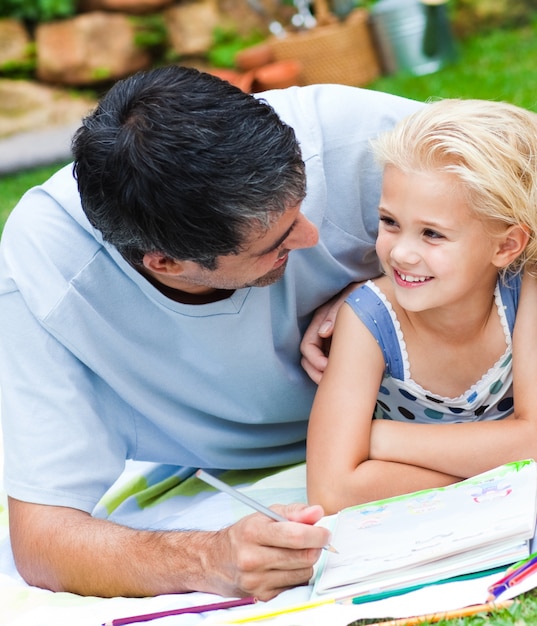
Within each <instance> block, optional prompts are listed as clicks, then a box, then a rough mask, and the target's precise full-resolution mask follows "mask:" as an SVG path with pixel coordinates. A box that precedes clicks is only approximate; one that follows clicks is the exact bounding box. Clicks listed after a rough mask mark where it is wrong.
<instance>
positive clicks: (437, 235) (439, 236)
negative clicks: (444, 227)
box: [423, 228, 444, 239]
mask: <svg viewBox="0 0 537 626" xmlns="http://www.w3.org/2000/svg"><path fill="white" fill-rule="evenodd" d="M423 234H424V235H425V237H427V238H429V239H444V235H442V234H440V233H437V232H436V231H435V230H430V229H428V228H427V229H426V230H424V231H423Z"/></svg>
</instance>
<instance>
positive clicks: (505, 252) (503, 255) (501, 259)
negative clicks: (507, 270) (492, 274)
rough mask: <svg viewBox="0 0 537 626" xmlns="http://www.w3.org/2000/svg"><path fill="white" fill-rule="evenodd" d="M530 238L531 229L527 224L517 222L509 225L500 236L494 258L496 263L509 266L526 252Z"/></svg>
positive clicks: (499, 266) (499, 265)
mask: <svg viewBox="0 0 537 626" xmlns="http://www.w3.org/2000/svg"><path fill="white" fill-rule="evenodd" d="M529 238H530V234H529V229H528V228H527V227H526V226H520V225H517V224H515V225H514V226H509V228H508V229H507V230H506V231H505V232H504V233H502V235H500V237H499V242H498V249H497V250H496V254H495V255H494V259H493V263H494V265H496V267H498V268H502V267H507V266H508V265H509V264H510V263H512V262H513V261H514V260H515V259H516V258H518V257H519V256H520V255H521V254H522V252H524V249H525V248H526V246H527V244H528V241H529Z"/></svg>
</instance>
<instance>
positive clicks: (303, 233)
mask: <svg viewBox="0 0 537 626" xmlns="http://www.w3.org/2000/svg"><path fill="white" fill-rule="evenodd" d="M318 241H319V231H318V230H317V226H315V224H314V223H313V222H310V221H309V219H307V218H306V217H305V216H304V215H303V214H302V213H300V214H299V215H298V217H297V220H296V223H295V227H294V228H293V230H292V231H291V234H290V235H289V237H288V238H287V240H286V241H285V247H286V248H288V249H289V250H297V249H299V248H311V247H312V246H315V245H317V243H318Z"/></svg>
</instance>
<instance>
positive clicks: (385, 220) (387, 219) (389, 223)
mask: <svg viewBox="0 0 537 626" xmlns="http://www.w3.org/2000/svg"><path fill="white" fill-rule="evenodd" d="M379 220H380V221H381V222H382V223H383V224H384V225H385V226H396V225H397V222H396V221H395V220H394V219H392V218H391V217H387V216H386V215H381V216H380V218H379Z"/></svg>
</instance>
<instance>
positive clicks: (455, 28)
mask: <svg viewBox="0 0 537 626" xmlns="http://www.w3.org/2000/svg"><path fill="white" fill-rule="evenodd" d="M129 1H131V0H0V26H1V23H2V22H5V21H9V22H12V21H16V22H19V23H21V24H22V25H23V26H24V27H25V29H26V31H27V33H29V37H28V42H27V44H26V46H25V48H24V50H23V52H22V53H21V55H19V58H18V60H11V61H9V62H4V63H3V64H2V63H0V86H1V85H2V83H3V82H4V83H5V84H7V85H8V88H11V89H12V86H13V85H15V84H16V82H17V81H20V83H27V82H29V81H30V82H34V81H35V82H38V83H39V84H40V85H46V86H47V88H51V89H53V90H56V89H59V90H60V91H61V92H62V93H67V94H69V96H70V97H71V98H72V102H76V101H77V99H78V98H88V99H89V100H90V101H91V100H92V99H96V98H98V96H99V94H100V93H102V92H103V91H104V90H105V89H107V88H108V87H109V86H110V84H112V83H113V82H114V80H116V78H115V77H113V75H112V72H113V68H104V67H100V70H99V71H97V70H95V68H93V71H92V73H91V74H90V73H88V71H87V70H88V68H87V67H84V71H85V72H86V74H80V73H79V74H78V76H77V77H75V78H73V71H72V69H71V70H70V74H65V75H64V76H63V78H62V77H61V76H59V75H58V76H57V77H56V80H54V79H53V78H50V79H48V80H47V79H46V76H47V73H46V71H45V70H43V68H42V67H41V69H40V66H39V63H40V56H39V52H38V50H36V42H38V41H39V39H38V38H37V35H36V33H39V32H41V31H39V28H48V29H52V28H57V27H58V26H65V24H67V23H70V22H74V20H76V19H79V18H78V15H79V14H78V13H77V11H80V10H81V9H80V8H79V7H81V6H82V7H83V11H84V12H83V13H82V16H83V17H84V18H86V17H87V16H88V15H95V14H96V13H99V15H102V13H103V11H109V14H110V15H112V16H116V15H117V11H118V10H119V9H118V7H124V6H126V5H127V4H128V3H129ZM208 1H209V2H211V3H212V5H211V6H212V7H213V9H211V10H218V11H219V12H217V15H221V16H222V15H223V16H225V19H223V20H221V21H220V22H219V23H216V22H211V24H212V26H211V31H210V41H209V40H208V39H207V34H206V35H205V40H206V41H205V43H204V44H203V46H204V47H203V46H202V47H200V44H199V43H198V51H196V46H194V47H192V45H191V44H189V45H190V46H191V47H190V52H189V51H185V50H183V51H182V52H181V51H179V52H178V51H177V50H181V48H180V46H178V45H175V47H173V46H172V45H171V44H166V43H165V42H167V41H170V36H169V33H168V34H167V29H168V30H169V29H170V22H168V23H166V22H165V20H164V19H163V15H164V13H165V12H166V11H167V12H169V11H171V10H174V9H177V8H181V9H184V8H185V6H188V7H191V6H194V5H197V7H198V9H199V8H201V6H202V5H201V4H199V3H196V2H194V3H192V2H191V1H190V0H189V1H188V2H187V3H186V5H185V0H176V1H175V3H173V0H132V2H135V3H138V4H137V5H136V6H138V7H140V2H141V3H142V6H143V9H140V8H138V9H137V10H138V12H139V13H138V15H137V16H133V19H134V22H135V24H136V29H137V33H138V35H137V37H138V39H136V46H137V47H138V48H141V49H144V50H146V51H147V50H150V54H149V56H148V57H145V58H144V63H146V64H147V63H150V64H153V65H157V64H166V63H170V62H177V63H184V64H190V65H197V66H198V67H200V69H208V70H209V71H214V72H215V73H218V72H222V73H223V74H222V75H223V76H224V77H227V76H228V75H227V74H226V72H228V73H230V76H231V73H233V72H234V73H235V74H233V75H232V78H231V79H230V80H233V79H234V78H235V77H236V76H239V77H240V76H244V73H245V72H244V71H243V72H242V73H241V72H240V68H238V67H237V58H239V56H240V53H241V51H244V50H245V49H251V48H252V46H253V47H254V48H255V47H256V46H257V47H259V46H260V45H263V43H264V41H265V40H266V39H267V38H269V39H274V34H273V32H271V31H272V30H273V26H274V23H277V24H283V25H284V27H286V28H293V26H292V24H291V22H292V21H293V20H294V19H295V18H296V17H297V16H299V14H301V13H303V11H304V6H303V5H306V8H305V10H306V11H311V13H312V14H313V15H314V16H315V17H321V16H320V15H318V14H319V12H320V11H321V10H323V11H324V9H326V8H328V10H329V11H330V12H331V17H332V19H334V17H335V18H336V19H337V20H339V22H341V21H342V20H344V19H346V15H342V12H343V11H344V12H346V13H349V11H351V12H352V11H354V10H356V9H360V10H363V11H367V13H368V15H369V16H371V15H372V14H373V13H374V11H375V10H376V9H377V8H378V7H379V6H381V5H382V3H386V2H387V3H388V6H390V3H391V5H393V4H394V3H395V4H398V3H399V4H404V2H405V1H410V2H411V3H412V2H414V4H415V3H417V2H423V3H424V4H433V5H438V4H440V5H441V7H442V9H443V10H444V11H445V15H447V17H448V20H449V28H450V29H451V30H450V36H451V38H452V42H451V43H452V45H453V48H454V55H451V56H450V57H449V58H446V60H445V63H441V64H440V66H439V67H438V69H435V70H434V71H431V72H429V73H425V74H422V75H416V72H414V71H409V70H408V68H405V67H402V68H400V69H398V70H397V71H390V72H387V71H386V69H385V68H383V67H382V66H379V68H378V71H376V72H373V73H372V74H371V76H372V79H371V80H367V76H366V77H365V80H363V81H361V82H360V85H359V86H361V87H363V88H367V89H376V90H380V91H386V92H390V93H394V94H398V95H402V96H406V97H409V98H414V99H417V100H421V101H426V100H428V99H430V98H438V97H461V98H469V97H473V98H485V99H491V100H506V101H509V102H513V103H515V104H518V105H520V106H524V107H526V108H529V109H533V110H537V0H449V1H447V2H446V1H445V0H444V1H442V0H345V1H344V2H343V0H325V2H322V3H320V2H317V3H315V2H311V3H310V2H299V1H298V0H234V2H229V1H227V2H226V1H224V0H208ZM99 2H100V3H101V4H100V5H99V4H97V5H95V6H97V8H98V10H96V9H93V8H92V7H93V6H94V4H91V3H99ZM114 2H115V4H114ZM158 2H160V3H163V2H164V3H165V7H166V8H165V9H162V10H160V9H159V10H160V12H156V8H155V7H156V6H157V5H156V4H155V3H158ZM170 2H171V3H172V4H171V5H170ZM205 2H206V0H205V1H204V2H203V6H204V7H207V5H206V3H205ZM218 2H220V4H219V5H218V6H217V7H216V9H215V6H216V5H215V4H214V3H218ZM263 2H264V4H263ZM88 3H89V4H88ZM102 3H104V4H102ZM106 3H108V4H106ZM267 3H268V4H267ZM232 5H233V7H234V8H233V10H231V9H229V7H231V6H232ZM343 5H344V8H343V9H342V8H341V7H342V6H343ZM103 7H104V9H103ZM226 7H227V8H226ZM267 7H270V10H268V9H267ZM275 7H277V10H276V8H275ZM239 8H240V10H239ZM228 9H229V10H228ZM204 10H205V11H207V9H206V8H205V9H204ZM241 11H242V12H241ZM250 14H251V16H252V18H253V19H252V21H250V22H249V21H248V19H246V17H244V16H248V18H249V17H250ZM166 15H167V16H168V17H167V19H169V15H170V14H169V13H166ZM203 15H205V17H207V15H208V13H207V12H205V13H203V14H201V17H200V16H198V20H201V22H203V21H204V20H203V19H202V18H203ZM233 16H235V17H233ZM232 18H233V19H235V22H234V21H233V19H232ZM236 20H241V24H240V25H237V23H236ZM205 21H207V20H205ZM166 24H168V26H166ZM208 27H209V25H208V24H207V23H205V24H204V25H203V26H202V27H200V28H202V30H203V29H205V30H206V29H207V28H208ZM323 27H324V26H323ZM326 28H330V27H329V26H327V27H326ZM296 30H299V29H296ZM47 32H48V31H47ZM0 33H1V31H0ZM64 34H65V33H64ZM58 36H59V35H57V37H58ZM81 36H82V35H81ZM196 36H197V38H198V42H199V37H200V35H199V33H198V35H196ZM32 37H33V39H32ZM189 37H190V38H191V39H195V37H194V35H192V33H191V34H190V35H189ZM45 39H46V37H45V38H43V36H41V40H45ZM187 39H188V37H187V35H184V36H183V38H182V41H183V42H184V41H186V40H187ZM60 40H61V38H60ZM62 41H63V43H62V45H63V48H62V49H61V50H60V52H61V54H62V56H63V57H66V56H68V52H69V47H68V46H67V43H66V42H65V39H63V40H62ZM207 41H209V43H207ZM374 43H375V42H374ZM4 44H5V42H4ZM2 45H3V44H2V38H1V35H0V57H1V54H2ZM87 45H90V44H87ZM66 46H67V47H66ZM4 47H5V46H4ZM71 48H72V49H73V55H74V54H75V52H76V50H75V48H76V46H75V44H73V42H71ZM377 48H378V46H377ZM86 56H91V55H90V54H89V53H88V52H87V50H86ZM324 56H326V54H325V55H324ZM347 56H349V55H347ZM100 62H101V63H102V60H101V61H100ZM44 63H45V61H43V60H42V61H41V64H42V65H43V64H44ZM379 63H380V60H379ZM142 66H143V64H142ZM48 71H49V73H50V70H48ZM133 71H134V70H133ZM123 72H126V73H128V69H125V68H123ZM43 74H45V76H44V77H43ZM88 77H89V78H88ZM295 78H297V80H296V82H295V83H293V84H302V83H300V77H299V76H298V77H295ZM62 80H64V83H69V84H61V81H62ZM77 81H78V84H77ZM318 82H340V81H338V80H334V81H331V80H330V77H328V78H326V77H325V76H322V80H321V81H318ZM347 82H348V81H347ZM364 83H365V84H364ZM250 86H251V84H250ZM269 86H270V83H269ZM252 90H253V89H252ZM0 96H1V91H0ZM5 99H6V98H5V97H4V96H1V97H0V121H2V111H1V105H2V100H5ZM8 115H11V116H12V117H13V118H15V117H16V115H17V112H16V111H10V112H9V113H8ZM77 115H78V113H77ZM0 139H1V138H0ZM1 150H2V148H1V144H0V151H1ZM62 164H63V163H51V164H46V165H45V166H44V167H39V168H37V169H35V170H24V171H22V172H14V173H10V174H9V175H1V174H0V176H1V177H0V228H1V227H2V226H3V223H4V221H5V219H6V217H7V215H8V214H9V212H10V211H11V209H12V208H13V206H14V205H15V203H16V202H17V200H18V199H19V198H20V196H21V195H22V194H23V193H24V191H25V190H26V189H28V188H29V187H30V186H32V185H34V184H38V183H40V182H42V181H43V180H45V179H46V178H47V177H48V176H49V175H50V174H51V173H52V172H53V171H55V170H56V169H58V167H59V166H60V165H62Z"/></svg>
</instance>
